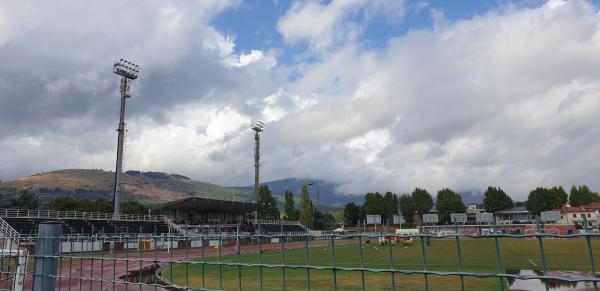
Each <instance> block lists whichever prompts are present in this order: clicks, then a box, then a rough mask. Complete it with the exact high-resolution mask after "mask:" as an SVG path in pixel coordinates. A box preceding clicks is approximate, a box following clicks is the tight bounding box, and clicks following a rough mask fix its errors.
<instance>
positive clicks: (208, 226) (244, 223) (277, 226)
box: [152, 197, 306, 234]
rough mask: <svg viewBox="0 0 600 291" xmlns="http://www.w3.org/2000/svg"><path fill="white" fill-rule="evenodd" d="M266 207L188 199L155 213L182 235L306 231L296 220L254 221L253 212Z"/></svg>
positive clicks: (175, 202) (163, 207)
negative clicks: (188, 233)
mask: <svg viewBox="0 0 600 291" xmlns="http://www.w3.org/2000/svg"><path fill="white" fill-rule="evenodd" d="M265 207H267V205H266V204H257V203H252V202H242V201H227V200H216V199H208V198H201V197H188V198H184V199H180V200H175V201H171V202H168V203H164V204H161V205H157V206H156V207H154V209H153V211H152V212H153V213H155V214H158V215H162V216H164V217H166V218H167V220H169V223H170V224H171V225H172V226H173V228H174V229H175V230H176V231H177V232H179V233H180V234H184V233H185V232H186V230H187V231H192V232H195V233H200V234H207V233H209V234H212V233H219V232H221V233H222V232H239V231H242V232H255V231H259V232H260V233H280V232H285V233H292V232H304V231H306V229H305V227H304V225H302V224H301V223H299V222H296V221H284V220H264V219H259V220H255V219H252V218H251V216H253V214H252V213H253V212H254V211H259V210H261V209H264V208H265Z"/></svg>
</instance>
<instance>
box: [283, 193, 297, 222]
mask: <svg viewBox="0 0 600 291" xmlns="http://www.w3.org/2000/svg"><path fill="white" fill-rule="evenodd" d="M284 196H285V208H284V213H285V216H286V217H287V219H289V220H298V210H296V208H295V206H294V193H292V191H290V190H285V194H284Z"/></svg>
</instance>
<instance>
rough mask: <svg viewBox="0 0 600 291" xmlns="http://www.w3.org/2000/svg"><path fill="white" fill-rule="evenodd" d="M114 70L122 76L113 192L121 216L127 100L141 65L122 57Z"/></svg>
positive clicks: (116, 207) (116, 216) (115, 206)
mask: <svg viewBox="0 0 600 291" xmlns="http://www.w3.org/2000/svg"><path fill="white" fill-rule="evenodd" d="M113 72H114V73H115V74H117V75H119V76H121V87H120V89H121V111H120V113H119V128H118V129H117V132H118V140H117V169H116V170H115V188H114V192H113V203H114V214H113V217H114V218H115V219H116V218H119V213H120V208H121V207H120V206H121V204H120V200H119V198H120V197H119V196H120V194H121V172H122V171H123V169H122V168H123V142H124V139H125V100H126V99H127V98H129V97H131V94H130V93H129V81H130V80H135V79H137V77H138V73H139V72H140V66H138V65H136V64H134V63H132V62H129V61H127V60H124V59H120V60H119V61H117V62H115V64H114V66H113Z"/></svg>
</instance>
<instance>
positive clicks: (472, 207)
mask: <svg viewBox="0 0 600 291" xmlns="http://www.w3.org/2000/svg"><path fill="white" fill-rule="evenodd" d="M483 212H485V210H484V209H481V208H477V204H469V205H467V223H468V224H475V223H477V213H483Z"/></svg>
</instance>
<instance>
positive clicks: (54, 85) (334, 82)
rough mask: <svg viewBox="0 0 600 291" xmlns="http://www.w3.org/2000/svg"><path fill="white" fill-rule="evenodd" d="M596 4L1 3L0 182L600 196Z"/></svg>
mask: <svg viewBox="0 0 600 291" xmlns="http://www.w3.org/2000/svg"><path fill="white" fill-rule="evenodd" d="M599 5H600V4H599V3H598V2H596V1H593V2H587V1H549V2H545V1H522V2H521V1H500V0H490V1H484V0H481V1H467V0H460V1H441V0H431V1H429V0H424V1H400V0H371V1H368V0H332V1H306V2H304V1H302V2H290V1H284V0H279V1H266V0H265V1H242V0H240V1H235V0H232V1H224V0H210V1H208V0H202V1H196V2H193V1H159V0H156V1H104V0H102V1H100V0H98V1H62V0H56V1H41V0H40V1H25V0H23V1H12V0H0V124H1V126H0V179H1V180H8V179H13V178H18V177H20V176H23V175H29V174H34V173H37V172H43V171H50V170H57V169H63V168H101V169H106V170H112V169H113V168H114V161H115V147H116V138H117V135H116V131H115V129H116V127H117V122H118V106H119V93H118V78H117V76H116V75H114V74H113V73H112V63H113V61H114V60H116V59H119V58H127V59H130V60H132V61H134V62H136V63H138V64H139V65H140V66H141V68H142V69H141V73H140V78H139V79H138V80H135V81H134V83H133V85H132V98H130V99H128V104H127V129H128V132H127V140H126V154H125V169H139V170H154V171H166V172H173V173H180V174H183V175H187V176H190V177H192V178H194V179H198V180H202V181H208V182H213V183H218V184H222V185H247V184H252V182H253V168H252V164H253V161H252V158H253V156H252V150H253V149H252V144H253V135H252V131H251V130H250V129H249V125H250V122H251V121H252V120H256V119H260V120H262V121H264V122H265V123H266V128H265V132H264V135H263V138H262V140H263V162H262V164H263V169H262V171H263V178H264V179H265V180H274V179H281V178H288V177H306V176H308V175H309V176H310V178H320V179H325V180H328V181H331V182H336V183H338V184H339V185H340V187H339V188H338V190H339V191H340V192H341V193H348V194H358V193H362V192H366V191H388V190H391V191H395V192H398V193H402V192H406V191H410V190H411V189H413V188H414V187H416V186H419V187H425V188H427V189H428V190H430V192H434V191H437V190H438V189H440V188H441V187H451V188H453V189H455V190H458V191H467V190H481V189H483V188H485V187H486V186H487V185H498V186H501V187H503V188H504V189H506V190H507V192H508V193H509V194H511V195H513V196H514V197H515V198H517V199H523V198H524V197H525V196H526V193H528V191H529V190H530V189H531V188H533V187H536V186H540V185H545V186H549V185H557V184H560V185H564V186H567V187H568V186H570V185H571V184H583V183H585V184H588V185H590V186H592V188H593V189H595V190H600V180H599V179H598V177H600V14H599V7H600V6H599Z"/></svg>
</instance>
